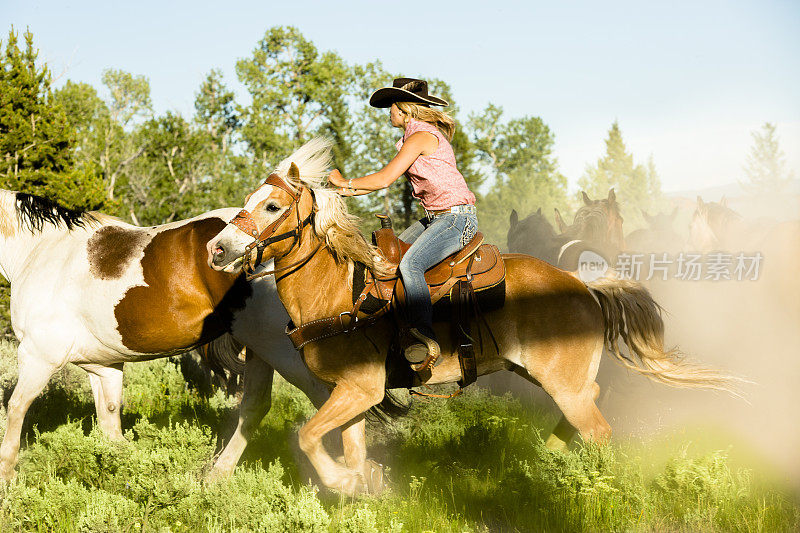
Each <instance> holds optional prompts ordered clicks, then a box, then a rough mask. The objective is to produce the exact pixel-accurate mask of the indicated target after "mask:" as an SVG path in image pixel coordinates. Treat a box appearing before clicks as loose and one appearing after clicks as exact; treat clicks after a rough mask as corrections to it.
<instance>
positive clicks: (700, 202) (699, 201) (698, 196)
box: [697, 194, 706, 208]
mask: <svg viewBox="0 0 800 533" xmlns="http://www.w3.org/2000/svg"><path fill="white" fill-rule="evenodd" d="M705 205H706V204H704V203H703V198H702V197H701V196H700V195H699V194H698V195H697V207H700V208H702V207H705Z"/></svg>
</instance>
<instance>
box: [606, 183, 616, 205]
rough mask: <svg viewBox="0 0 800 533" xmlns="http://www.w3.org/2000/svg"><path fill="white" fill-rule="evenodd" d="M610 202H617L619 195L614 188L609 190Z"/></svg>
mask: <svg viewBox="0 0 800 533" xmlns="http://www.w3.org/2000/svg"><path fill="white" fill-rule="evenodd" d="M608 201H609V202H616V201H617V193H615V192H614V187H611V188H610V189H609V190H608Z"/></svg>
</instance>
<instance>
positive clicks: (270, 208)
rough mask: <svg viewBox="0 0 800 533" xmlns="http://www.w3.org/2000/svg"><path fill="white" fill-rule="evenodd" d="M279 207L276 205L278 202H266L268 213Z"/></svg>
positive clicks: (278, 209)
mask: <svg viewBox="0 0 800 533" xmlns="http://www.w3.org/2000/svg"><path fill="white" fill-rule="evenodd" d="M280 210H281V208H280V207H278V204H267V211H269V212H270V213H275V212H276V211H280Z"/></svg>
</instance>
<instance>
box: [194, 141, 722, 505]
mask: <svg viewBox="0 0 800 533" xmlns="http://www.w3.org/2000/svg"><path fill="white" fill-rule="evenodd" d="M329 164H330V141H326V140H322V139H314V140H312V141H310V142H309V143H307V144H306V145H304V146H303V147H301V148H300V149H299V150H298V151H297V152H295V153H294V154H293V155H292V156H291V157H290V158H288V159H287V160H285V161H283V162H282V163H281V164H280V165H279V166H278V168H277V170H276V171H275V173H274V174H273V175H272V176H270V177H269V178H267V181H266V182H265V183H264V184H263V185H262V186H261V187H260V188H258V189H257V190H256V191H255V192H253V193H252V194H251V195H250V196H249V197H248V199H247V200H246V203H245V206H244V209H243V211H242V212H241V213H240V214H239V216H238V217H237V219H238V220H237V221H236V222H237V224H235V225H234V224H231V225H229V226H228V227H226V228H225V229H223V230H222V231H221V232H220V233H219V234H218V235H217V236H215V237H214V238H213V239H211V240H210V241H209V243H208V251H209V257H208V261H209V264H210V265H211V266H212V267H213V268H214V269H216V270H221V271H227V272H236V271H238V270H239V269H241V268H242V265H243V264H245V265H249V264H252V261H253V257H252V256H253V254H254V253H255V252H256V250H259V253H263V257H265V258H270V257H272V258H274V259H275V271H276V275H277V276H278V279H277V286H278V294H279V295H280V298H281V301H282V302H283V303H284V305H285V306H286V309H287V311H288V312H289V316H290V317H291V319H292V321H293V322H294V324H296V325H301V324H306V323H308V322H310V321H314V320H317V319H322V318H326V317H336V316H341V315H347V314H348V313H349V312H350V311H351V310H352V308H353V299H352V296H353V289H352V286H351V285H350V280H352V278H353V269H354V264H353V261H359V262H362V263H364V264H365V265H366V266H367V268H371V269H374V270H376V271H378V272H386V271H387V270H389V268H388V265H386V264H385V263H384V262H383V260H382V258H381V256H380V255H379V254H378V252H377V250H376V249H375V248H374V247H373V246H371V245H370V244H368V243H367V241H366V240H365V239H364V238H363V236H362V235H361V233H360V232H359V230H358V227H357V226H356V224H355V217H353V216H352V215H349V214H348V212H347V209H346V207H345V204H344V202H343V200H342V199H341V198H340V197H339V195H338V194H336V192H334V191H333V190H331V189H326V188H323V187H322V186H321V180H322V177H323V176H325V175H326V173H327V172H326V169H327V168H328V167H329ZM301 221H303V222H301ZM309 222H310V223H309ZM242 227H244V228H247V230H248V231H247V232H245V231H243V230H241V229H240V228H242ZM254 235H256V236H257V238H256V240H254V237H253V236H254ZM290 237H291V238H290ZM259 241H260V242H261V245H258V244H257V243H258V242H259ZM245 254H247V256H248V257H246V258H245V257H244V255H245ZM256 261H257V260H256ZM504 261H505V268H506V304H505V307H503V308H501V309H499V310H496V311H492V312H489V313H486V314H485V315H484V318H485V319H486V322H487V323H488V325H489V327H490V328H491V330H492V331H493V334H494V337H495V339H496V341H497V345H498V347H499V353H496V352H495V350H494V347H493V346H492V347H491V348H490V347H488V346H487V349H486V350H478V352H479V353H477V354H476V355H477V366H478V374H487V373H490V372H495V371H498V370H510V371H513V372H516V373H518V374H520V375H521V376H523V377H525V378H527V379H528V380H530V381H531V382H533V383H536V384H540V385H541V386H542V387H543V388H544V389H545V390H546V391H547V392H548V393H549V394H550V395H551V396H552V397H553V399H554V400H555V402H556V403H557V404H558V406H559V408H560V409H561V411H562V413H563V415H564V417H565V419H563V418H562V423H561V424H560V426H561V427H562V428H563V427H569V426H570V425H571V426H573V427H574V428H577V430H578V431H579V432H580V434H581V436H582V437H583V438H584V439H587V440H598V441H604V440H606V439H608V438H609V435H610V432H611V428H610V427H609V425H608V423H607V422H606V421H605V419H604V418H603V416H602V415H601V414H600V411H599V410H598V409H597V407H596V405H595V399H596V398H597V395H598V391H599V387H598V386H597V385H596V383H595V375H596V373H597V367H598V365H599V363H600V356H601V355H602V353H603V347H604V346H607V347H608V348H609V350H610V351H611V352H612V353H613V354H614V355H615V356H616V357H617V358H618V359H619V360H620V361H621V362H623V364H625V365H626V366H628V367H630V368H634V369H636V370H639V371H640V372H642V373H643V374H645V375H647V376H648V377H650V378H652V379H654V380H657V381H661V382H664V383H668V384H671V385H675V386H681V387H709V388H725V387H726V386H727V381H726V378H725V377H724V376H722V375H720V374H719V373H717V372H715V371H713V370H710V369H705V368H700V367H694V366H687V365H686V364H685V363H684V362H682V361H681V359H680V358H678V357H677V355H678V354H677V352H676V351H675V350H668V351H665V350H664V349H663V322H662V320H661V317H660V314H659V308H658V305H657V304H656V303H655V302H654V301H653V300H652V298H651V297H650V295H649V294H648V292H647V291H646V289H644V288H643V287H642V286H641V285H639V284H636V283H633V282H630V281H624V280H617V279H602V280H598V281H596V282H594V283H592V284H590V286H588V287H587V286H586V285H585V284H584V283H582V282H581V281H580V280H578V279H577V278H576V277H574V276H572V275H571V274H569V273H567V272H564V271H563V270H559V269H557V268H555V267H553V266H551V265H549V264H547V263H546V262H544V261H541V260H539V259H535V258H533V257H529V256H525V255H518V254H510V255H505V256H504ZM278 271H280V275H278V274H277V272H278ZM367 323H368V325H367V327H364V328H362V329H360V330H357V331H355V332H353V333H350V334H346V335H338V336H333V337H328V338H324V339H322V340H318V341H315V342H311V343H309V344H307V345H306V346H305V347H304V348H303V357H304V360H305V362H306V364H307V365H308V366H309V368H310V369H311V371H312V372H314V373H315V374H316V375H317V376H319V377H320V378H321V379H322V380H323V381H325V382H326V383H328V384H330V386H331V387H332V392H331V396H330V399H329V400H328V401H327V402H325V404H324V405H323V406H322V407H321V408H320V409H319V411H318V412H317V413H316V414H315V415H314V416H313V417H312V418H311V419H310V420H309V421H308V423H306V424H305V425H304V426H303V427H302V428H301V429H300V435H299V443H300V448H301V449H302V450H303V452H304V453H305V454H306V455H307V456H308V458H309V459H310V461H311V463H312V465H313V466H314V468H315V469H316V471H317V473H318V474H319V477H320V480H321V482H322V483H323V484H324V485H325V486H327V487H330V488H334V489H337V490H339V491H342V492H343V493H345V494H354V493H357V492H359V491H363V490H369V487H368V486H367V485H366V484H365V481H364V480H365V478H366V477H367V471H366V466H365V465H366V462H365V458H366V443H365V418H364V413H365V412H366V411H367V410H368V409H369V408H370V407H372V406H374V405H376V404H377V403H378V402H380V401H381V400H382V399H383V398H384V393H385V388H386V387H387V386H388V387H391V386H392V384H391V383H388V384H387V382H386V379H387V374H386V370H385V362H386V354H387V353H388V349H389V343H390V341H391V338H392V336H393V328H394V327H395V326H394V322H393V320H392V318H391V317H389V316H388V315H384V316H383V317H382V318H380V319H378V320H377V321H375V322H372V321H368V322H367ZM446 326H449V324H447V325H445V324H437V325H436V326H435V327H436V332H437V335H438V337H439V340H440V341H441V347H442V360H441V363H440V364H439V365H438V366H436V367H434V368H433V369H432V376H431V378H430V379H429V380H428V383H431V384H434V383H449V382H454V381H456V380H458V379H460V378H461V369H460V366H459V362H458V358H457V356H456V355H454V354H455V350H456V348H455V346H454V345H453V342H452V338H451V335H450V328H449V327H446ZM619 336H622V338H623V339H624V340H625V341H626V344H628V346H629V347H630V349H631V351H632V352H633V354H635V356H637V357H638V358H639V364H634V363H633V362H629V361H627V360H626V359H625V358H624V357H623V356H622V355H621V354H620V351H619V347H618V344H617V338H618V337H619ZM339 427H342V428H343V431H342V439H343V447H344V464H340V463H338V462H336V461H335V460H334V459H333V458H332V457H331V456H330V455H329V454H328V452H327V451H326V450H325V448H324V446H323V445H322V440H321V439H322V437H323V436H324V435H325V434H326V433H328V432H329V431H331V430H333V429H335V428H339ZM560 436H566V435H563V432H562V435H558V434H554V436H552V437H551V438H550V439H549V440H548V442H549V444H550V445H551V446H554V447H556V446H559V445H561V446H563V445H565V443H564V441H563V439H560V438H559V437H560Z"/></svg>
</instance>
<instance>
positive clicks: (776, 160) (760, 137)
mask: <svg viewBox="0 0 800 533" xmlns="http://www.w3.org/2000/svg"><path fill="white" fill-rule="evenodd" d="M775 130H776V127H775V125H774V124H772V123H770V122H766V123H764V125H763V126H762V127H761V132H760V133H759V132H758V131H754V132H752V136H753V146H752V147H751V148H750V155H749V156H748V157H747V164H746V165H745V167H744V171H745V174H746V175H747V178H748V181H746V182H743V183H742V186H743V187H744V188H745V189H747V190H749V191H750V192H752V193H754V194H759V195H775V196H780V195H781V194H782V193H784V192H786V190H787V188H788V186H789V184H790V183H791V181H792V177H793V174H792V172H791V171H789V170H788V169H787V168H786V160H785V157H786V154H784V152H783V150H781V147H780V142H779V140H778V137H777V135H776V133H775Z"/></svg>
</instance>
